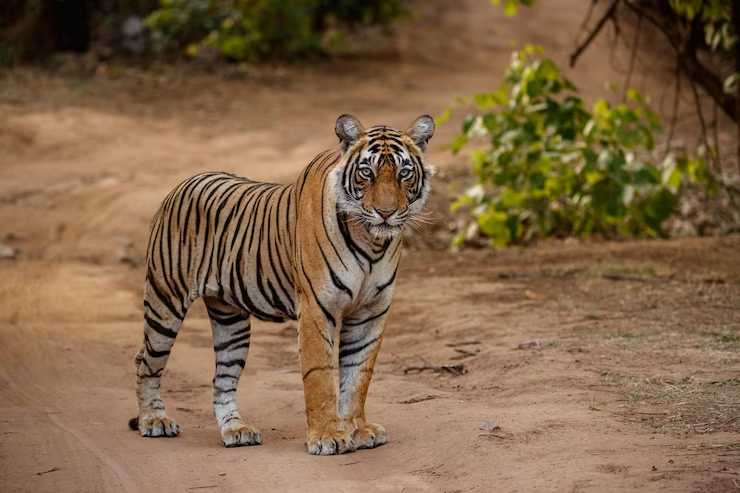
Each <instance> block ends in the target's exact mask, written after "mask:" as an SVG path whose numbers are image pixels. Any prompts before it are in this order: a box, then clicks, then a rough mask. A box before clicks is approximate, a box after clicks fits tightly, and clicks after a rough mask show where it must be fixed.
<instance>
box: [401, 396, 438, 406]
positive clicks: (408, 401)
mask: <svg viewBox="0 0 740 493" xmlns="http://www.w3.org/2000/svg"><path fill="white" fill-rule="evenodd" d="M437 397H439V396H438V395H433V394H427V395H422V396H418V397H411V398H410V399H404V400H402V401H398V403H399V404H416V403H417V402H424V401H431V400H432V399H436V398H437Z"/></svg>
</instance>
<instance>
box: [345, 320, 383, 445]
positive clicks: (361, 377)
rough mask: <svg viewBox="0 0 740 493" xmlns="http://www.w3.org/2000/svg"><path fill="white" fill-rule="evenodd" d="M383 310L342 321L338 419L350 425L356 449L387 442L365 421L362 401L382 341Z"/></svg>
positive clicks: (380, 431) (378, 429)
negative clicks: (352, 428)
mask: <svg viewBox="0 0 740 493" xmlns="http://www.w3.org/2000/svg"><path fill="white" fill-rule="evenodd" d="M387 311H388V310H387V308H386V309H385V310H380V311H378V309H377V308H374V309H371V310H368V311H367V312H365V311H363V312H362V314H361V316H360V318H349V319H347V320H345V321H344V323H343V325H342V331H341V337H340V340H341V345H340V349H339V416H340V417H341V418H342V419H343V420H345V421H347V422H350V423H352V425H353V427H354V428H355V432H354V434H353V436H352V440H353V442H354V446H355V448H357V449H362V448H374V447H378V446H380V445H383V444H384V443H386V442H388V433H387V432H386V430H385V428H384V427H383V426H382V425H379V424H377V423H369V422H368V421H367V420H366V418H365V399H366V398H367V391H368V388H369V387H370V380H371V379H372V376H373V368H374V367H375V360H376V358H377V357H378V352H379V350H380V344H381V341H382V339H383V328H384V325H385V313H386V312H387Z"/></svg>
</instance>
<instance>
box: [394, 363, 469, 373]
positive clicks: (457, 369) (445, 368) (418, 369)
mask: <svg viewBox="0 0 740 493" xmlns="http://www.w3.org/2000/svg"><path fill="white" fill-rule="evenodd" d="M424 371H431V372H433V373H449V374H450V375H454V376H460V375H464V374H466V373H467V372H468V370H467V369H466V368H465V365H463V364H462V363H457V364H454V365H439V366H435V365H424V366H409V367H407V368H404V369H403V374H404V375H408V374H409V373H422V372H424Z"/></svg>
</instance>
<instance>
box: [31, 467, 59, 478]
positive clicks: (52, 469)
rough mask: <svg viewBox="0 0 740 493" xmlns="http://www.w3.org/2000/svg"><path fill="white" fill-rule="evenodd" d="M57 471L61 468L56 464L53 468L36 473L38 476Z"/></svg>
mask: <svg viewBox="0 0 740 493" xmlns="http://www.w3.org/2000/svg"><path fill="white" fill-rule="evenodd" d="M55 471H59V468H58V467H57V466H54V467H52V468H51V469H49V470H47V471H41V472H37V473H36V476H41V475H43V474H49V473H50V472H55Z"/></svg>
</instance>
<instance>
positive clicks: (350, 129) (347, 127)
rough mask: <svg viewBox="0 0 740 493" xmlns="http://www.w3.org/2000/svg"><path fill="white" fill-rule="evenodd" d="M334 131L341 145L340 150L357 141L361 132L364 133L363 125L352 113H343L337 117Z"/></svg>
mask: <svg viewBox="0 0 740 493" xmlns="http://www.w3.org/2000/svg"><path fill="white" fill-rule="evenodd" d="M334 131H335V132H336V133H337V137H339V143H340V144H341V146H342V150H343V151H346V150H347V149H348V148H349V147H350V146H351V145H352V144H354V143H355V142H357V139H359V138H360V136H361V135H362V134H364V133H365V127H363V126H362V123H360V120H358V119H357V118H355V117H354V116H352V115H348V114H344V115H341V116H340V117H339V118H337V124H336V126H335V127H334Z"/></svg>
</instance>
